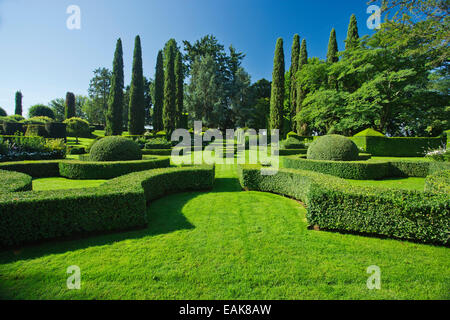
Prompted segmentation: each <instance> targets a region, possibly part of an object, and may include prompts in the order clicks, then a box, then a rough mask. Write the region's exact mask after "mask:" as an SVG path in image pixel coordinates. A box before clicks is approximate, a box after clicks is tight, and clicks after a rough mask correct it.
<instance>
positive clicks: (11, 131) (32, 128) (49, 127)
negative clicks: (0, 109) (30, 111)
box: [0, 121, 67, 139]
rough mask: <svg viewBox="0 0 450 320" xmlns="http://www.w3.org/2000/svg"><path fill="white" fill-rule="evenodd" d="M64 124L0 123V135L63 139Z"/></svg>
mask: <svg viewBox="0 0 450 320" xmlns="http://www.w3.org/2000/svg"><path fill="white" fill-rule="evenodd" d="M66 127H67V126H66V124H65V123H60V122H47V123H45V124H28V125H27V124H23V123H20V122H3V121H2V122H1V123H0V135H5V136H13V135H15V134H16V133H17V132H21V133H23V134H25V135H27V136H40V137H44V138H51V139H65V138H66V137H67V132H66Z"/></svg>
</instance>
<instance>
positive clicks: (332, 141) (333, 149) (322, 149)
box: [308, 134, 359, 161]
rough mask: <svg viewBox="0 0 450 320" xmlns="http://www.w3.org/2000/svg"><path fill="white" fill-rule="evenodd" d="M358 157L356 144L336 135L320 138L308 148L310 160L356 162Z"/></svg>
mask: <svg viewBox="0 0 450 320" xmlns="http://www.w3.org/2000/svg"><path fill="white" fill-rule="evenodd" d="M358 156H359V150H358V147H357V146H356V144H355V143H354V142H353V141H352V140H350V139H348V138H346V137H344V136H340V135H337V134H331V135H327V136H323V137H320V138H318V139H317V140H315V141H314V142H313V143H312V144H311V145H310V147H309V148H308V159H310V160H332V161H352V160H358Z"/></svg>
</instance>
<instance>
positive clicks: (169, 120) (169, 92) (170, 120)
mask: <svg viewBox="0 0 450 320" xmlns="http://www.w3.org/2000/svg"><path fill="white" fill-rule="evenodd" d="M177 51H178V50H177V43H176V41H175V40H174V39H170V40H169V41H168V42H167V43H166V48H165V51H164V107H163V114H162V120H163V125H164V131H165V132H166V133H167V137H170V136H171V135H172V132H173V131H175V129H176V121H177V115H176V112H177V83H176V75H175V56H176V52H177Z"/></svg>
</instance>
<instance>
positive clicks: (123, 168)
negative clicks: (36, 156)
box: [0, 158, 170, 180]
mask: <svg viewBox="0 0 450 320" xmlns="http://www.w3.org/2000/svg"><path fill="white" fill-rule="evenodd" d="M168 166H170V159H169V158H162V159H156V158H155V159H146V160H140V161H124V162H85V161H74V160H55V161H28V162H26V161H25V162H5V163H0V170H8V171H15V172H21V173H25V174H28V175H30V176H32V177H33V178H47V177H59V176H62V177H66V178H69V179H80V180H88V179H111V178H115V177H119V176H121V175H124V174H128V173H131V172H135V171H143V170H149V169H155V168H165V167H168Z"/></svg>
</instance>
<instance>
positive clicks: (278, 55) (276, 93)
mask: <svg viewBox="0 0 450 320" xmlns="http://www.w3.org/2000/svg"><path fill="white" fill-rule="evenodd" d="M283 101H284V51H283V39H281V38H278V40H277V44H276V48H275V57H274V61H273V73H272V92H271V95H270V129H279V130H282V129H283V127H282V124H283V122H282V119H283Z"/></svg>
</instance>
